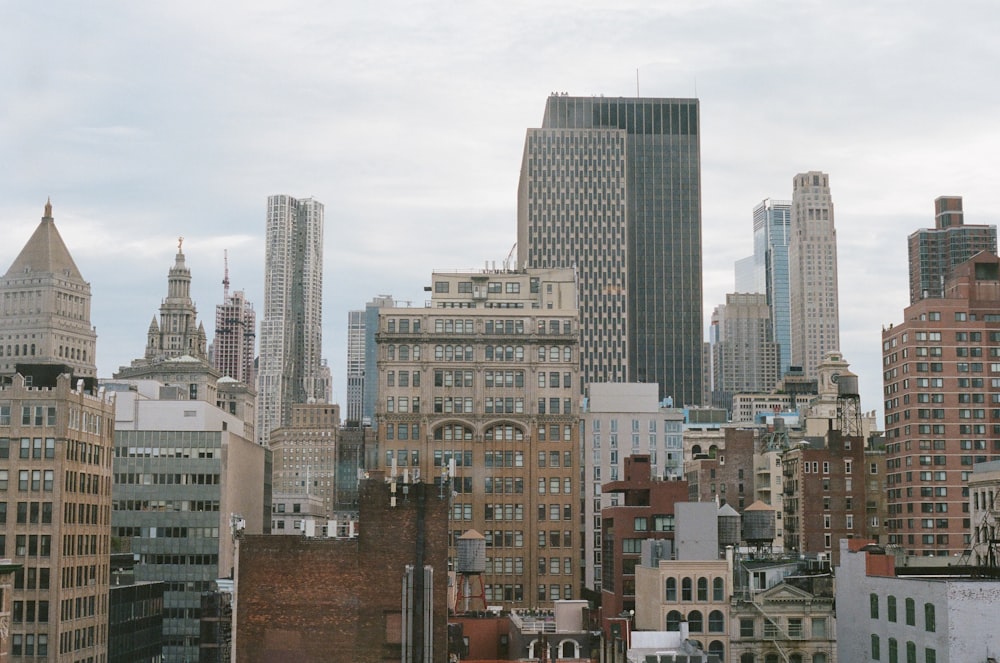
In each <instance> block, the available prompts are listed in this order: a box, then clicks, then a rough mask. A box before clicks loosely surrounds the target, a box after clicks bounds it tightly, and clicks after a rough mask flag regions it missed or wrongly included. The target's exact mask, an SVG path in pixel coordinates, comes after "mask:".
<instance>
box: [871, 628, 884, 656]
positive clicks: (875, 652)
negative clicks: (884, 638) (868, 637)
mask: <svg viewBox="0 0 1000 663" xmlns="http://www.w3.org/2000/svg"><path fill="white" fill-rule="evenodd" d="M880 649H881V642H880V641H879V639H878V636H877V635H875V634H874V633H872V660H873V661H881V660H882V652H881V651H880Z"/></svg>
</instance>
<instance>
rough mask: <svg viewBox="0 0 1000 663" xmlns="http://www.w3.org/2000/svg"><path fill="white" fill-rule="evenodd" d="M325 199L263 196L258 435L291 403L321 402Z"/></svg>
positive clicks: (265, 434)
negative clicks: (264, 224)
mask: <svg viewBox="0 0 1000 663" xmlns="http://www.w3.org/2000/svg"><path fill="white" fill-rule="evenodd" d="M322 319H323V204H322V203H320V202H318V201H316V200H313V199H312V198H304V199H296V198H292V197H291V196H285V195H278V196H270V197H268V199H267V245H266V247H265V264H264V319H263V320H262V321H261V325H260V360H259V362H258V376H257V397H258V407H257V414H258V417H259V422H260V423H259V424H258V426H257V435H258V438H259V440H260V442H261V443H262V444H267V441H268V438H269V435H270V432H271V431H272V430H274V429H275V428H278V427H279V426H285V425H288V423H289V413H290V408H291V406H292V404H294V403H307V402H310V401H314V402H325V401H326V400H327V398H328V394H327V393H326V388H325V387H326V385H325V380H324V377H323V365H322V340H323V329H322Z"/></svg>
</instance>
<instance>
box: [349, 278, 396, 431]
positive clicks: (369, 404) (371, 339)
mask: <svg viewBox="0 0 1000 663" xmlns="http://www.w3.org/2000/svg"><path fill="white" fill-rule="evenodd" d="M395 305H396V302H395V300H394V299H393V298H392V295H379V296H378V297H375V298H373V299H372V300H371V301H370V302H368V303H367V304H366V305H365V350H364V352H365V369H364V370H365V375H370V376H372V379H370V380H365V382H364V385H363V386H362V390H361V393H362V400H361V424H362V426H377V425H378V422H377V421H376V420H375V403H376V401H377V400H378V380H377V379H375V376H377V375H378V348H377V347H376V345H375V332H376V331H378V312H379V309H382V308H391V307H394V306H395ZM348 419H350V417H348Z"/></svg>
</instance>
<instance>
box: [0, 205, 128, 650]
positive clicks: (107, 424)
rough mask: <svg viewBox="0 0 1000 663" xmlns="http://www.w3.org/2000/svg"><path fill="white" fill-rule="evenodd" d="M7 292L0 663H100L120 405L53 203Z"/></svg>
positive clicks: (0, 400)
mask: <svg viewBox="0 0 1000 663" xmlns="http://www.w3.org/2000/svg"><path fill="white" fill-rule="evenodd" d="M0 289H2V290H3V308H2V309H0V342H2V348H3V356H2V359H0V361H2V362H3V370H2V373H4V374H5V377H4V379H3V380H0V525H2V527H0V558H3V559H9V560H11V561H13V562H14V563H15V564H16V565H17V566H18V567H19V568H17V569H16V570H15V573H14V582H13V587H12V588H11V589H10V591H9V594H8V597H9V598H10V599H11V600H12V602H11V604H10V613H9V615H6V616H4V617H3V619H2V622H3V623H2V625H0V631H3V637H2V638H0V639H2V640H3V643H4V645H5V649H4V653H3V654H2V655H0V658H2V659H3V660H4V661H11V663H14V662H20V661H29V660H30V661H37V660H46V661H54V662H58V663H70V662H72V661H80V660H88V659H92V660H95V661H97V660H103V657H105V656H106V653H107V647H108V631H107V625H108V603H107V601H108V593H109V591H110V580H109V578H110V563H109V562H110V557H109V554H108V553H109V552H110V526H111V522H110V518H111V516H110V512H111V476H112V469H111V462H112V455H113V454H112V440H113V436H112V420H113V418H114V411H115V405H114V402H113V400H112V399H111V398H110V397H109V396H108V395H106V394H105V393H103V392H100V391H98V390H97V388H96V380H95V378H94V375H95V374H96V372H97V370H96V367H95V365H94V356H95V347H94V345H95V340H96V334H95V332H94V329H93V327H92V326H91V324H90V285H89V284H88V283H87V282H86V281H84V279H83V277H82V276H81V275H80V271H79V270H78V269H77V267H76V264H75V263H74V261H73V258H72V257H71V256H70V254H69V251H68V250H67V249H66V245H65V244H64V243H63V241H62V238H61V237H60V236H59V232H58V231H57V230H56V227H55V223H54V221H53V218H52V206H51V205H50V204H48V203H46V205H45V215H44V216H43V217H42V221H41V223H40V224H39V226H38V227H37V228H36V229H35V232H34V234H32V236H31V238H30V239H29V240H28V242H27V243H26V244H25V246H24V248H23V249H22V250H21V252H20V254H18V256H17V258H15V260H14V263H13V264H12V265H11V267H10V269H8V270H7V273H6V274H5V275H4V278H3V281H2V285H0ZM8 376H9V377H8ZM4 598H7V597H4ZM0 603H2V601H0Z"/></svg>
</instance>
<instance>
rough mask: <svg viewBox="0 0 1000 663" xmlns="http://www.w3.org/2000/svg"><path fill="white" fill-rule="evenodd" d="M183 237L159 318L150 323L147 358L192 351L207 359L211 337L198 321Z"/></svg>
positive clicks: (191, 354) (202, 358)
mask: <svg viewBox="0 0 1000 663" xmlns="http://www.w3.org/2000/svg"><path fill="white" fill-rule="evenodd" d="M183 244H184V238H183V237H179V238H178V239H177V256H176V257H175V258H174V266H173V267H171V268H170V271H169V273H168V274H167V297H166V299H164V300H163V302H162V303H161V304H160V320H159V322H157V320H156V317H155V316H154V317H153V321H152V322H151V323H150V324H149V332H148V339H147V342H146V359H147V360H149V361H155V360H157V359H169V358H173V357H182V356H184V355H189V356H191V357H194V358H195V359H201V360H203V361H208V339H207V337H206V335H205V327H204V326H203V325H202V324H201V323H199V322H198V309H197V308H196V307H195V305H194V302H193V301H191V270H190V269H188V267H187V265H185V264H184V252H183V251H182V250H181V247H182V246H183Z"/></svg>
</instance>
